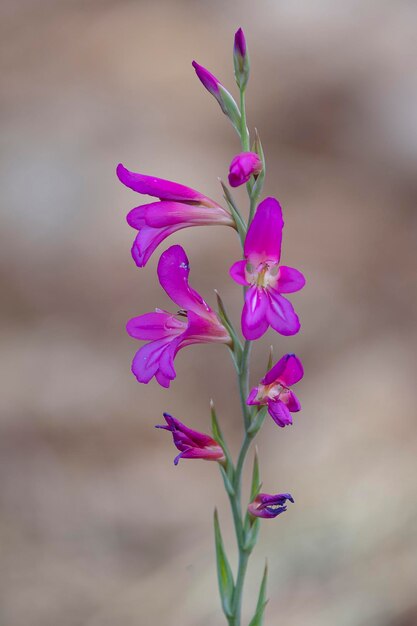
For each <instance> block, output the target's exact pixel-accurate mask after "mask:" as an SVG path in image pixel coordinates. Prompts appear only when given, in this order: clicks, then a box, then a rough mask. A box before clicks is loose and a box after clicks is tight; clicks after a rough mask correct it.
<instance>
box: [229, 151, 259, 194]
mask: <svg viewBox="0 0 417 626" xmlns="http://www.w3.org/2000/svg"><path fill="white" fill-rule="evenodd" d="M261 172H262V161H261V159H260V158H259V156H258V155H257V154H256V152H241V153H240V154H237V155H236V156H235V157H234V159H233V160H232V162H231V163H230V167H229V183H230V185H231V186H232V187H239V186H240V185H243V184H244V183H247V182H248V180H249V179H250V177H251V176H252V174H253V175H255V176H257V175H258V174H260V173H261Z"/></svg>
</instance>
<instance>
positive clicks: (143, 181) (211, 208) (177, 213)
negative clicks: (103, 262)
mask: <svg viewBox="0 0 417 626" xmlns="http://www.w3.org/2000/svg"><path fill="white" fill-rule="evenodd" d="M117 176H118V177H119V180H120V181H121V182H122V183H123V184H124V185H126V187H129V188H130V189H133V190H134V191H137V192H138V193H141V194H145V195H148V196H155V197H156V198H159V200H160V201H159V202H152V203H150V204H144V205H142V206H139V207H136V208H134V209H132V210H131V211H130V213H129V214H128V216H127V221H128V224H129V225H130V226H132V228H135V229H136V230H138V231H139V232H138V234H137V236H136V239H135V241H134V243H133V247H132V256H133V259H134V260H135V262H136V265H138V266H139V267H143V266H144V265H146V263H147V262H148V260H149V258H150V257H151V255H152V253H153V252H154V250H155V249H156V248H157V246H158V245H159V244H160V243H161V242H162V241H164V239H166V238H167V237H169V235H171V234H172V233H175V232H176V231H177V230H181V229H182V228H187V227H188V226H203V225H216V224H221V225H225V226H233V227H234V221H233V218H232V217H231V216H230V214H229V213H228V212H227V211H225V210H224V209H223V208H222V207H221V206H219V205H218V204H217V203H216V202H214V200H211V199H210V198H208V197H207V196H204V195H203V194H201V193H199V192H198V191H196V190H195V189H191V187H185V186H184V185H180V184H178V183H174V182H171V181H169V180H163V179H162V178H154V177H153V176H145V175H144V174H137V173H134V172H130V171H129V170H127V169H126V168H125V167H123V165H122V164H121V163H120V164H119V165H118V166H117Z"/></svg>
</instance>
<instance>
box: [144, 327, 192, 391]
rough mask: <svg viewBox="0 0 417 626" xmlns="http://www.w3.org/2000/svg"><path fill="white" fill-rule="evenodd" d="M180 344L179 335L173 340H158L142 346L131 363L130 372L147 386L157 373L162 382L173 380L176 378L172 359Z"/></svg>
mask: <svg viewBox="0 0 417 626" xmlns="http://www.w3.org/2000/svg"><path fill="white" fill-rule="evenodd" d="M180 342H181V335H180V336H179V337H176V338H174V339H170V338H163V339H158V340H156V341H151V342H150V343H147V344H145V345H144V346H142V347H141V348H140V349H139V350H138V351H137V353H136V354H135V357H134V359H133V362H132V372H133V374H134V375H135V376H136V378H137V380H138V381H139V382H140V383H145V384H147V383H149V381H150V380H151V378H152V377H153V376H155V375H156V373H157V372H158V371H161V373H162V380H164V381H166V382H167V381H171V380H173V379H174V378H175V376H176V373H175V369H174V357H175V354H176V352H177V350H178V345H179V343H180ZM167 386H169V383H168V385H167Z"/></svg>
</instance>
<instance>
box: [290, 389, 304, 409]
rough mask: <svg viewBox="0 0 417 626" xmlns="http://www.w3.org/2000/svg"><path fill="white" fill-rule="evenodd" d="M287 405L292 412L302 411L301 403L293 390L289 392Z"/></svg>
mask: <svg viewBox="0 0 417 626" xmlns="http://www.w3.org/2000/svg"><path fill="white" fill-rule="evenodd" d="M287 407H288V410H289V411H291V413H297V411H301V403H300V401H299V399H298V398H297V396H296V395H295V393H294V392H293V391H290V392H289V394H288V401H287Z"/></svg>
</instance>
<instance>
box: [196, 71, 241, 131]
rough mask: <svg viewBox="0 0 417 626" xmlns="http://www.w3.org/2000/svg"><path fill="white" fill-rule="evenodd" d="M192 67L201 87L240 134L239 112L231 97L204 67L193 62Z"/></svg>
mask: <svg viewBox="0 0 417 626" xmlns="http://www.w3.org/2000/svg"><path fill="white" fill-rule="evenodd" d="M192 65H193V68H194V69H195V73H196V74H197V76H198V78H199V79H200V81H201V83H202V85H203V86H204V87H205V88H206V89H207V91H209V92H210V93H211V95H212V96H214V97H215V98H216V100H217V102H218V103H219V105H220V108H221V110H222V111H223V113H224V114H225V115H226V116H227V117H228V118H229V119H230V121H231V122H232V124H233V126H234V127H235V129H236V130H237V131H238V132H240V124H241V121H240V111H239V107H238V106H237V104H236V102H235V100H234V98H233V96H232V95H231V94H230V93H229V92H228V91H227V89H225V87H223V85H222V84H221V82H220V81H219V80H218V79H217V78H216V77H215V76H214V74H212V73H211V72H209V71H208V70H207V69H206V68H205V67H203V66H202V65H199V64H198V63H197V61H193V63H192Z"/></svg>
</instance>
